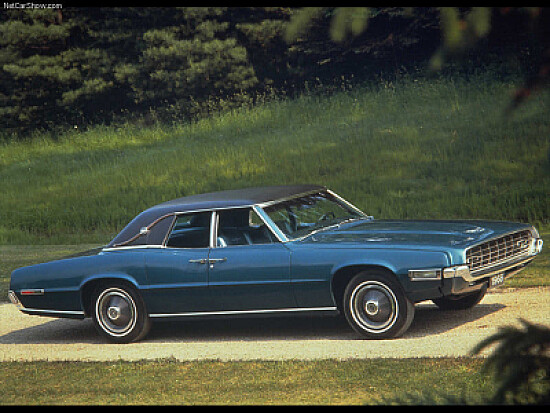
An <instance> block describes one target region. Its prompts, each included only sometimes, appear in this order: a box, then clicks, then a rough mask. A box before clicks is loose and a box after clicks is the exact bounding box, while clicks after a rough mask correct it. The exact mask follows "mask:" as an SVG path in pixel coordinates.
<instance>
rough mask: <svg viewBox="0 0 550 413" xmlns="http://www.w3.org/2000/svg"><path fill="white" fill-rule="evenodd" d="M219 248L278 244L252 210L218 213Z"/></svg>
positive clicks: (240, 209) (239, 209)
mask: <svg viewBox="0 0 550 413" xmlns="http://www.w3.org/2000/svg"><path fill="white" fill-rule="evenodd" d="M218 217H219V219H218V238H217V243H216V246H217V247H227V246H230V245H255V244H271V243H274V242H277V239H276V238H275V237H274V236H273V234H272V233H271V231H270V230H269V228H267V226H266V225H265V223H264V222H263V221H262V220H261V219H260V217H258V215H257V214H256V212H254V210H253V209H251V208H237V209H228V210H223V211H218Z"/></svg>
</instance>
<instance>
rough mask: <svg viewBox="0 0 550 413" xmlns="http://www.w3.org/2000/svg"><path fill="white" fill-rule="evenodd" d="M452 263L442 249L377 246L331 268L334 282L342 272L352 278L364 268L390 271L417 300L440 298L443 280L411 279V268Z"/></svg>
mask: <svg viewBox="0 0 550 413" xmlns="http://www.w3.org/2000/svg"><path fill="white" fill-rule="evenodd" d="M449 265H450V257H449V256H448V254H446V253H444V252H441V251H426V250H395V249H391V250H390V249H388V250H382V249H378V250H376V251H372V250H369V251H362V252H361V253H360V254H355V256H354V257H348V258H346V259H344V260H341V261H339V262H338V263H336V264H335V265H334V267H333V269H332V271H331V277H332V280H333V281H332V283H331V285H332V286H334V285H335V281H336V278H337V277H339V276H341V274H346V277H348V278H349V277H350V275H351V274H355V273H357V272H359V271H362V270H363V269H369V268H381V269H384V270H387V271H388V272H391V273H392V274H393V275H394V276H395V277H396V279H397V280H398V281H399V283H400V284H401V286H402V287H403V290H404V292H405V294H406V295H407V297H408V298H409V300H411V301H412V302H418V301H422V300H425V299H427V298H437V297H440V296H441V295H442V293H441V290H440V289H441V286H442V285H441V280H430V281H411V280H410V278H409V276H408V271H409V270H411V269H426V268H444V267H447V266H449Z"/></svg>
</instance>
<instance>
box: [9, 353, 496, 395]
mask: <svg viewBox="0 0 550 413" xmlns="http://www.w3.org/2000/svg"><path fill="white" fill-rule="evenodd" d="M482 363H483V360H480V359H470V358H459V359H403V360H397V359H384V360H380V359H379V360H342V361H339V360H319V361H277V362H276V361H246V362H245V361H243V362H219V361H196V362H175V361H170V360H160V361H141V362H134V363H131V362H123V361H120V362H116V363H98V362H79V363H70V362H23V363H20V362H9V363H1V364H0V399H1V400H2V404H6V405H8V404H29V405H32V404H140V405H147V404H183V405H207V404H208V405H209V404H213V405H222V404H223V405H227V404H231V405H251V404H265V405H269V404H275V405H285V404H290V405H299V404H309V405H338V404H347V405H360V404H390V403H398V404H409V403H413V404H418V403H422V402H424V403H429V404H434V403H441V404H447V403H449V402H450V401H451V400H453V399H454V400H460V403H469V402H471V403H483V402H484V400H485V401H486V400H487V398H488V397H487V396H488V395H491V394H493V392H494V389H495V386H494V383H493V380H492V378H491V376H490V375H489V374H487V373H481V372H480V371H479V370H480V367H481V364H482ZM434 383H437V386H434Z"/></svg>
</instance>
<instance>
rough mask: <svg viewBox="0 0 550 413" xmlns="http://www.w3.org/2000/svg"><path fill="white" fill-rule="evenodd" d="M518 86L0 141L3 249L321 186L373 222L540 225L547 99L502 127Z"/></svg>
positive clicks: (366, 90) (367, 90) (362, 90)
mask: <svg viewBox="0 0 550 413" xmlns="http://www.w3.org/2000/svg"><path fill="white" fill-rule="evenodd" d="M518 84H519V82H518V83H513V82H509V81H507V82H504V81H500V80H498V78H497V77H496V76H495V75H494V74H480V75H477V76H473V77H471V78H470V79H469V81H466V80H464V79H461V78H451V77H447V78H443V77H441V78H433V79H426V78H420V77H419V78H417V79H413V78H405V79H401V80H400V81H397V82H393V83H391V82H379V83H378V84H370V85H362V86H357V85H356V86H352V87H351V86H350V87H349V88H348V90H347V91H346V92H339V93H335V94H333V95H330V96H329V95H323V94H322V93H321V94H315V93H309V94H308V95H305V96H302V97H300V98H298V99H295V100H290V99H287V100H279V101H274V102H271V103H267V104H263V105H259V106H257V107H254V108H251V109H242V110H235V111H232V112H229V113H225V114H222V115H219V116H215V117H213V118H210V119H204V120H201V121H198V122H195V123H192V124H179V125H172V126H160V125H157V126H150V127H138V126H135V125H122V126H111V127H106V126H96V127H94V128H91V129H90V130H88V131H85V132H79V131H78V129H74V130H73V131H71V132H70V133H65V134H64V135H62V136H55V137H52V136H50V135H49V134H43V135H37V136H35V137H34V139H33V140H30V141H27V142H8V143H4V144H2V145H1V146H0V182H2V191H1V195H0V244H78V243H99V244H101V243H105V242H107V241H108V240H109V239H110V238H111V237H112V236H114V235H115V234H116V233H117V232H118V231H119V230H120V229H122V227H124V226H125V225H126V224H127V223H128V222H129V221H130V220H131V219H132V218H133V217H134V216H135V214H136V213H138V212H140V211H141V210H143V209H145V208H147V207H149V206H151V205H154V204H157V203H159V202H163V201H166V200H169V199H173V198H176V197H180V196H184V195H190V194H194V193H201V192H207V191H215V190H222V189H231V188H240V187H247V186H257V185H278V184H293V183H314V184H322V185H326V186H328V187H329V188H331V189H333V190H334V191H336V192H337V193H339V194H341V195H342V196H344V197H345V198H347V199H348V200H350V201H351V202H352V203H354V204H356V205H357V206H358V207H360V208H361V209H363V210H364V211H365V212H367V213H369V214H371V215H374V216H375V218H487V219H507V220H517V221H527V222H532V223H535V224H536V223H545V222H549V218H550V202H548V199H549V198H550V165H549V159H548V158H549V149H550V138H549V137H550V122H548V98H549V95H550V94H549V93H548V92H545V93H542V94H539V95H535V96H533V98H532V99H531V100H529V101H528V102H527V103H526V104H525V105H524V106H522V107H520V108H519V109H518V110H517V111H516V112H514V113H513V114H512V115H511V116H504V109H505V107H506V105H507V104H508V102H509V98H510V96H511V93H512V91H513V90H514V88H515V87H517V86H518Z"/></svg>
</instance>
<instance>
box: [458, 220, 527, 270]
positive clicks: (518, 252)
mask: <svg viewBox="0 0 550 413" xmlns="http://www.w3.org/2000/svg"><path fill="white" fill-rule="evenodd" d="M530 245H531V231H529V230H525V231H520V232H515V233H513V234H508V235H505V236H503V237H500V238H496V239H493V240H490V241H487V242H485V243H483V244H480V245H477V246H475V247H472V248H470V249H469V250H468V251H466V262H467V263H468V266H469V267H470V272H474V271H480V270H482V269H484V268H486V267H492V266H494V265H498V264H500V263H504V262H506V261H509V260H510V259H513V258H516V257H520V256H522V255H524V254H527V253H528V252H529V246H530Z"/></svg>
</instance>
